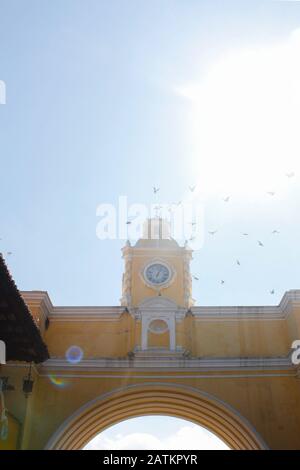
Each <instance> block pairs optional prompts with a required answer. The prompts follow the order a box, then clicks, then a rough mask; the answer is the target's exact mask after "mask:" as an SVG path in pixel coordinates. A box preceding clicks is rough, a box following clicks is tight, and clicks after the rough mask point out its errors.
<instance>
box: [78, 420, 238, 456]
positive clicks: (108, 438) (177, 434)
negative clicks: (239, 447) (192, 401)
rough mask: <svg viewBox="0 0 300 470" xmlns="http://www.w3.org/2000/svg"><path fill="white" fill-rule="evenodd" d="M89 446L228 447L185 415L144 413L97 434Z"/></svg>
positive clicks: (136, 447)
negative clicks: (151, 414) (144, 414)
mask: <svg viewBox="0 0 300 470" xmlns="http://www.w3.org/2000/svg"><path fill="white" fill-rule="evenodd" d="M85 449H86V450H106V449H111V450H130V449H131V450H132V449H133V450H138V449H142V450H159V449H161V450H172V449H180V450H228V449H229V448H228V447H227V446H226V444H224V443H223V441H221V440H220V439H219V438H218V437H217V436H215V435H214V434H212V433H211V432H209V431H207V430H206V429H204V428H202V427H200V426H197V425H196V424H193V423H190V422H189V421H186V420H184V419H179V418H172V417H169V416H144V417H140V418H133V419H129V420H127V421H123V422H121V423H119V424H116V425H115V426H112V427H110V428H108V429H106V430H105V431H103V432H102V433H101V434H98V436H96V437H95V438H94V439H92V440H91V441H90V442H89V443H88V444H87V445H86V447H85Z"/></svg>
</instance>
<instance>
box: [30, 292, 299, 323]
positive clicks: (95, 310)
mask: <svg viewBox="0 0 300 470" xmlns="http://www.w3.org/2000/svg"><path fill="white" fill-rule="evenodd" d="M21 294H22V297H23V298H24V300H25V302H26V303H27V304H29V305H32V306H37V307H38V306H40V307H41V310H42V313H43V315H44V316H45V317H49V319H50V320H51V321H99V320H103V321H104V320H107V321H110V320H115V321H117V320H118V319H119V317H120V315H121V314H122V312H123V311H124V307H122V306H103V307H72V306H71V307H69V306H68V307H59V306H58V307H54V306H53V305H52V302H51V300H50V298H49V296H48V293H47V292H45V291H25V292H21ZM296 308H299V309H300V290H291V291H288V292H286V293H285V294H284V296H283V298H282V300H281V302H280V304H279V305H278V306H232V307H227V306H225V307H217V306H199V307H192V308H191V310H192V313H193V315H194V318H195V320H196V321H220V320H222V321H240V320H262V321H265V320H285V319H286V318H287V317H288V316H289V315H290V313H291V312H292V311H293V310H294V309H296ZM180 310H181V309H180Z"/></svg>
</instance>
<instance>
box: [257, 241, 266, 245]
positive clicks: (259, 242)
mask: <svg viewBox="0 0 300 470" xmlns="http://www.w3.org/2000/svg"><path fill="white" fill-rule="evenodd" d="M257 243H258V244H259V246H265V245H264V244H263V243H262V242H261V241H260V240H258V241H257Z"/></svg>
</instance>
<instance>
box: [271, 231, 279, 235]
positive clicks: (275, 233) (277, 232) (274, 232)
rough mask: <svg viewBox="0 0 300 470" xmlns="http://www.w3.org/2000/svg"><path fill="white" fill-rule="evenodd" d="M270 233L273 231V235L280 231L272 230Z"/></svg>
mask: <svg viewBox="0 0 300 470" xmlns="http://www.w3.org/2000/svg"><path fill="white" fill-rule="evenodd" d="M272 233H273V235H278V234H279V233H280V232H279V230H273V232H272Z"/></svg>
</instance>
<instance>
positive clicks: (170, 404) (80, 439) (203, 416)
mask: <svg viewBox="0 0 300 470" xmlns="http://www.w3.org/2000/svg"><path fill="white" fill-rule="evenodd" d="M148 415H166V416H174V417H177V418H182V419H186V420H189V421H191V422H193V423H195V424H199V425H200V426H203V427H204V428H206V429H208V430H209V431H211V432H212V433H214V434H215V435H216V436H218V437H219V438H220V439H221V440H222V441H223V442H225V443H226V444H227V445H228V447H230V448H231V449H241V450H243V449H244V450H255V449H257V450H258V449H266V448H267V447H266V445H265V443H264V442H263V440H262V439H261V437H260V436H259V435H258V434H257V432H256V431H255V430H254V428H253V427H252V426H251V424H250V423H249V422H248V421H247V420H246V419H245V418H243V417H242V416H241V415H240V414H239V413H238V412H237V411H236V410H234V409H233V408H232V407H230V406H229V405H227V404H225V403H224V402H222V401H220V400H218V399H217V398H216V397H213V396H211V395H209V394H207V393H204V392H201V391H199V390H197V389H195V388H191V387H186V386H181V385H175V384H153V383H149V384H143V385H131V386H127V387H124V388H121V389H117V390H113V391H111V392H109V393H106V394H104V395H102V396H100V397H98V398H96V399H94V400H92V401H91V402H89V403H87V404H85V405H84V406H82V407H81V408H80V409H79V410H77V411H76V412H75V413H74V414H73V415H72V416H71V417H70V418H68V419H67V420H66V421H65V422H64V423H63V424H62V425H61V426H60V427H59V429H58V430H57V432H56V433H55V434H54V435H53V436H52V438H51V439H50V441H49V442H48V444H47V446H46V449H65V450H71V449H82V448H83V447H84V446H85V445H86V444H87V443H88V442H89V441H90V440H91V439H92V438H93V437H95V436H96V435H97V434H99V433H100V432H101V431H104V430H105V429H107V428H109V427H110V426H112V425H114V424H116V423H118V422H120V421H124V420H126V419H129V418H135V417H138V416H148Z"/></svg>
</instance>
